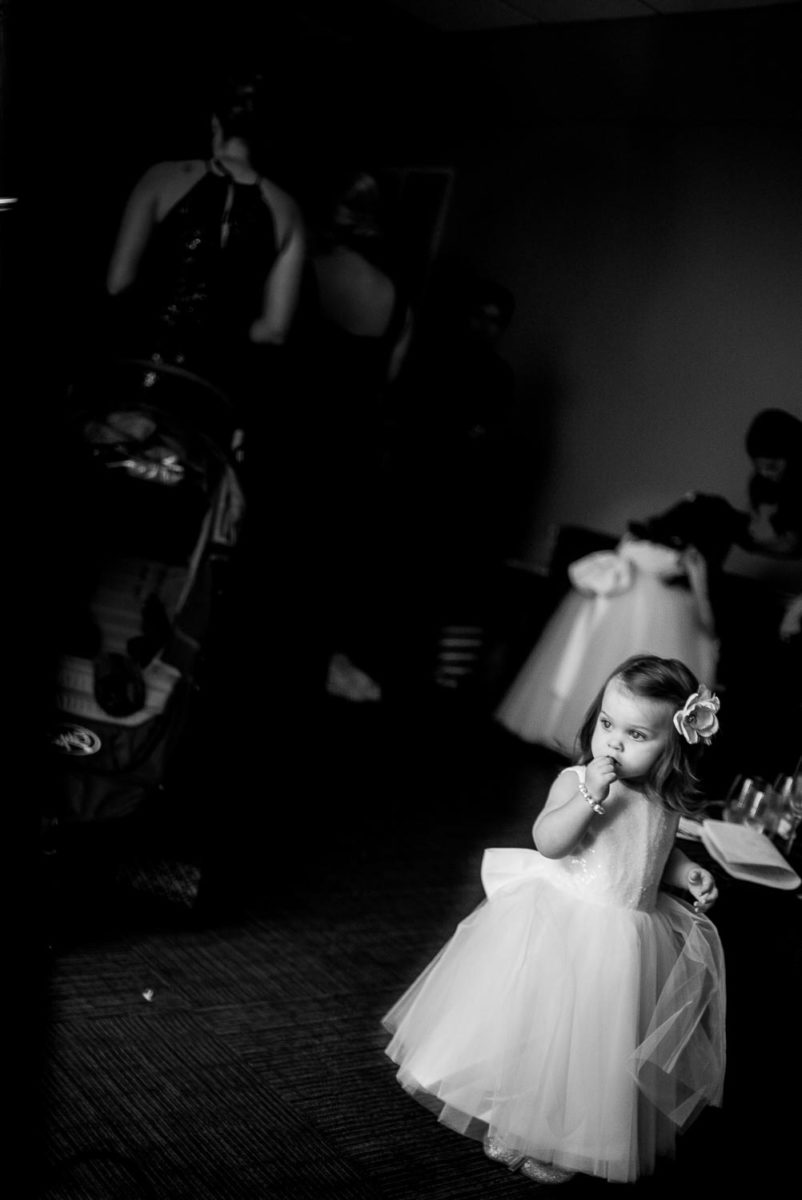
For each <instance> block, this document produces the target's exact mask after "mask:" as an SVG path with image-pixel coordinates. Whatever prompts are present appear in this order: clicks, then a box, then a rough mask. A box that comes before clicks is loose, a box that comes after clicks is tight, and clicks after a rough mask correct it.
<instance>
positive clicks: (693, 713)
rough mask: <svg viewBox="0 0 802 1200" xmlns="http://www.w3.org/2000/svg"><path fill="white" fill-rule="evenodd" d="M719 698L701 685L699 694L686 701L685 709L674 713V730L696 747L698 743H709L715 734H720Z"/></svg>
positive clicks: (695, 693) (696, 693)
mask: <svg viewBox="0 0 802 1200" xmlns="http://www.w3.org/2000/svg"><path fill="white" fill-rule="evenodd" d="M719 703H720V702H719V698H718V696H714V695H713V693H712V692H711V691H710V689H709V688H706V687H705V685H704V684H702V685H701V687H700V688H699V691H698V692H693V693H692V694H691V695H690V696H689V697H688V699H687V700H686V701H685V705H684V707H683V708H678V709H677V711H676V712H675V713H674V728H675V729H676V731H677V733H681V734H682V736H683V737H684V738H685V741H686V742H689V743H690V744H691V745H692V746H695V745H696V743H697V742H706V743H709V742H710V739H711V738H712V736H713V734H714V733H718V717H717V716H716V714H717V712H718V710H719Z"/></svg>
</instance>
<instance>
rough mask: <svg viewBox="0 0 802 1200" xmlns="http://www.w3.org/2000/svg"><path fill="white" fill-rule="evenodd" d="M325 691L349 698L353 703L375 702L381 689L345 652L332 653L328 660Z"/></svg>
mask: <svg viewBox="0 0 802 1200" xmlns="http://www.w3.org/2000/svg"><path fill="white" fill-rule="evenodd" d="M326 691H327V692H328V694H329V695H330V696H336V697H337V698H338V699H340V700H351V701H352V702H354V703H355V704H364V703H376V701H377V700H381V698H382V690H381V688H380V687H379V685H378V683H376V680H375V679H371V677H370V675H366V674H365V672H364V671H361V670H360V669H359V667H357V666H354V664H353V663H352V662H351V660H350V658H348V657H347V655H345V654H334V655H332V657H331V660H330V661H329V671H328V676H327V678H326Z"/></svg>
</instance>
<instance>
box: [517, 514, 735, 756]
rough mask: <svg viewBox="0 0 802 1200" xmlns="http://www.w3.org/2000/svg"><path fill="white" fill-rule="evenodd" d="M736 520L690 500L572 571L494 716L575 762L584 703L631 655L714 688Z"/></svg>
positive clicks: (640, 526) (638, 527) (580, 562)
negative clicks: (722, 576) (717, 597)
mask: <svg viewBox="0 0 802 1200" xmlns="http://www.w3.org/2000/svg"><path fill="white" fill-rule="evenodd" d="M733 513H734V510H732V509H731V507H730V506H729V505H728V504H727V502H726V501H723V500H721V499H720V498H719V497H716V496H706V495H698V494H694V493H691V494H690V495H689V496H687V497H685V499H684V500H683V501H681V502H680V503H679V504H677V505H676V506H674V507H673V508H672V509H670V510H669V511H668V512H667V513H664V514H661V515H660V516H659V517H652V518H650V519H649V520H648V521H646V522H643V523H641V524H637V523H634V522H633V524H632V525H631V527H630V528H631V531H630V532H629V533H627V534H626V535H625V536H624V537H623V538H622V540H621V541H620V542H619V544H618V546H617V547H616V549H615V550H601V551H597V552H595V553H593V554H589V555H587V556H585V557H584V558H581V559H578V560H577V561H576V562H574V563H572V564H571V566H570V567H569V568H568V575H569V578H570V580H571V584H572V588H571V591H570V592H569V593H568V595H567V596H565V598H564V599H563V600H562V601H561V603H560V604H559V606H558V608H557V609H556V611H555V612H554V614H553V615H552V617H551V618H550V620H549V621H548V622H547V624H546V626H545V628H544V630H543V632H542V634H541V635H540V637H539V639H538V641H537V643H536V644H535V646H534V648H533V649H532V651H531V653H530V654H529V656H528V657H527V659H526V660H525V662H524V664H523V666H522V667H521V669H520V671H519V672H518V674H517V676H516V677H515V679H514V680H513V683H512V684H511V686H510V688H509V690H508V691H507V694H506V695H505V696H504V698H503V700H502V702H501V704H500V705H499V707H498V709H497V710H496V718H497V719H498V720H499V721H500V722H501V724H502V725H504V726H505V727H506V728H507V729H508V730H509V731H510V732H511V733H514V734H515V735H516V736H517V737H520V738H522V739H523V740H524V741H527V742H534V743H538V744H540V745H543V746H548V747H549V748H550V749H553V750H556V751H558V752H559V753H561V754H564V755H565V756H566V757H569V758H570V757H572V756H573V749H574V738H575V735H576V731H577V729H578V728H579V725H580V723H581V721H582V717H583V714H584V713H585V712H586V711H587V707H588V705H589V704H590V702H591V700H592V699H593V697H594V696H595V694H596V692H597V691H598V688H599V686H600V685H601V683H602V681H603V680H604V679H606V678H607V676H608V675H609V674H610V672H611V671H612V669H613V668H614V666H615V664H616V663H618V662H621V661H622V659H624V658H626V657H628V656H629V655H631V654H657V655H660V656H661V657H664V658H678V659H679V660H680V661H681V662H684V663H686V664H687V665H688V667H690V669H691V670H692V671H693V673H694V674H695V675H696V676H697V677H698V678H699V680H700V682H702V683H703V684H705V686H706V687H710V688H713V687H715V683H716V670H717V665H718V656H719V643H718V636H717V631H716V622H715V619H714V605H713V602H712V599H711V586H710V584H711V570H712V571H713V572H717V569H718V567H719V565H720V562H721V561H722V560H723V558H724V555H725V554H726V552H727V551H728V549H729V547H730V546H731V545H732V541H733V537H734V536H735V521H736V518H737V514H735V516H734V515H733ZM635 531H637V532H635Z"/></svg>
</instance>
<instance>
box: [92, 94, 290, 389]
mask: <svg viewBox="0 0 802 1200" xmlns="http://www.w3.org/2000/svg"><path fill="white" fill-rule="evenodd" d="M211 108H212V114H211V144H210V154H209V157H208V158H206V159H185V160H180V161H170V162H160V163H157V164H155V165H154V166H151V167H150V168H148V170H147V171H145V173H144V175H143V176H142V177H141V178H140V179H139V181H138V182H137V184H136V185H135V187H134V189H133V191H132V192H131V195H130V197H129V199H128V202H127V204H126V207H125V211H124V213H123V217H122V221H121V224H120V228H119V231H118V234H117V239H116V243H115V246H114V250H113V253H112V256H111V261H110V264H109V268H108V275H107V281H106V286H107V291H108V293H109V294H110V295H111V296H112V297H115V298H117V299H116V301H115V309H116V312H115V315H114V317H113V326H114V327H115V328H114V335H115V336H114V341H115V344H116V348H117V350H118V351H119V352H120V353H121V354H124V355H125V356H126V357H135V358H143V359H151V360H152V361H154V362H155V363H157V364H158V363H164V364H166V365H168V366H173V367H179V368H184V369H186V370H189V371H192V372H193V373H195V374H198V375H201V376H202V377H204V378H206V379H209V380H210V381H212V382H214V383H215V384H217V385H218V386H220V387H222V388H223V390H225V391H228V392H229V393H231V394H232V395H234V396H240V397H241V396H243V395H246V394H248V392H252V391H253V390H254V386H255V378H256V372H255V370H254V364H255V363H256V362H258V363H259V364H260V366H261V364H262V363H263V360H264V356H261V358H259V359H257V358H256V357H255V355H254V348H255V347H265V346H267V347H278V346H282V345H284V343H285V341H286V339H287V336H288V333H289V330H290V327H291V323H292V320H293V316H294V313H295V309H296V305H297V301H298V294H299V288H300V281H301V274H302V268H303V261H304V246H305V237H304V227H303V222H302V219H301V215H300V210H299V208H298V206H297V205H296V203H295V201H294V200H293V198H292V197H291V196H289V195H288V194H287V193H286V192H285V191H284V190H283V189H282V188H280V187H279V186H278V185H277V184H275V183H274V182H272V181H271V180H270V179H268V178H266V176H265V175H264V174H263V172H262V170H261V162H260V159H259V152H260V149H261V146H262V142H263V141H265V140H266V139H267V130H268V128H269V126H268V125H267V120H268V117H270V116H272V114H271V113H269V112H268V111H267V109H268V108H269V104H268V97H267V94H266V89H265V86H264V84H263V81H262V80H261V78H260V77H258V76H256V77H251V78H248V79H244V80H243V79H239V78H226V79H224V80H223V81H222V82H221V83H220V85H219V86H218V87H217V89H216V91H215V93H214V95H213V97H212V104H211Z"/></svg>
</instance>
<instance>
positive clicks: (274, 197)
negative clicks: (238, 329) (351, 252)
mask: <svg viewBox="0 0 802 1200" xmlns="http://www.w3.org/2000/svg"><path fill="white" fill-rule="evenodd" d="M261 186H262V194H263V195H264V197H265V201H266V202H267V203H268V204H269V205H270V208H271V209H272V210H273V215H274V218H275V221H276V233H277V236H278V244H279V252H278V256H277V258H276V261H275V262H274V264H273V266H272V267H271V269H270V273H269V274H268V277H267V280H266V281H265V288H264V295H263V303H262V312H261V314H260V315H259V316H258V317H257V319H256V320H255V321H254V323H253V325H252V326H251V329H250V338H251V341H252V342H256V343H257V344H258V345H266V346H281V345H283V343H284V342H285V341H286V338H287V334H288V333H289V330H290V325H291V324H292V319H293V317H294V315H295V310H296V308H297V305H298V297H299V295H300V290H301V276H302V272H303V266H304V258H305V255H306V232H305V229H304V224H303V220H302V218H301V214H300V212H299V210H298V208H297V206H296V205H295V203H294V201H293V200H291V198H290V197H289V196H288V195H287V194H286V193H285V192H282V191H281V189H280V188H277V187H276V186H275V184H272V183H270V182H269V181H268V180H262V185H261Z"/></svg>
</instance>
